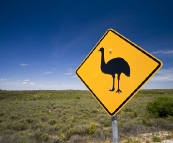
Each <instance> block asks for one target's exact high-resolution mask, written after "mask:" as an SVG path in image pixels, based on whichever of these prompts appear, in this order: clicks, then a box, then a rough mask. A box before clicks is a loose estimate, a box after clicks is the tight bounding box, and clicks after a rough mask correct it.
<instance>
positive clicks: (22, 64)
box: [20, 63, 29, 66]
mask: <svg viewBox="0 0 173 143" xmlns="http://www.w3.org/2000/svg"><path fill="white" fill-rule="evenodd" d="M28 65H29V64H24V63H21V64H20V66H28Z"/></svg>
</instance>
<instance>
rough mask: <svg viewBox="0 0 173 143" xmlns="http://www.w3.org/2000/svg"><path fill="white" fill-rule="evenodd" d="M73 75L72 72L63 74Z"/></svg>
mask: <svg viewBox="0 0 173 143" xmlns="http://www.w3.org/2000/svg"><path fill="white" fill-rule="evenodd" d="M71 74H73V73H72V72H68V73H65V74H64V75H71Z"/></svg>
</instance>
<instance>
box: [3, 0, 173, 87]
mask: <svg viewBox="0 0 173 143" xmlns="http://www.w3.org/2000/svg"><path fill="white" fill-rule="evenodd" d="M172 7H173V1H172V0H164V1H160V0H157V1H156V0H145V1H138V0H133V1H128V0H125V1H116V0H109V1H105V0H99V1H96V0H92V1H89V0H88V1H81V0H80V1H79V0H73V1H71V0H15V1H14V0H5V1H1V2H0V51H1V52H0V55H1V56H0V89H6V90H37V89H38V90H39V89H44V90H47V89H49V90H52V89H54V90H60V89H86V87H85V86H84V85H83V83H82V82H81V81H80V80H79V79H78V78H77V77H76V75H75V70H76V68H77V67H78V66H79V64H80V63H81V62H82V60H83V59H84V58H85V57H86V56H87V54H88V53H89V52H90V51H91V50H92V48H93V47H94V46H95V44H96V43H97V42H98V41H99V39H100V38H101V37H102V35H103V34H104V33H105V32H106V30H107V29H108V28H113V29H114V30H116V31H117V32H119V33H121V34H122V35H124V36H125V37H127V38H128V39H130V40H131V41H133V42H134V43H136V44H137V45H139V46H140V47H142V48H143V49H145V50H146V51H148V52H150V53H151V54H153V55H154V56H156V57H157V58H159V59H160V60H161V61H162V62H163V67H162V69H161V70H160V71H159V72H158V73H157V74H156V75H155V76H154V77H153V78H152V79H151V80H150V81H149V82H148V83H147V84H146V85H145V86H144V87H143V88H147V89H156V88H163V89H165V88H173V62H172V61H173V8H172Z"/></svg>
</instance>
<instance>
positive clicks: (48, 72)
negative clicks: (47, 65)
mask: <svg viewBox="0 0 173 143" xmlns="http://www.w3.org/2000/svg"><path fill="white" fill-rule="evenodd" d="M51 73H52V72H50V71H47V72H44V73H42V74H41V75H45V74H51Z"/></svg>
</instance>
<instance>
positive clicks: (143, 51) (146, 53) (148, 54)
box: [75, 28, 162, 116]
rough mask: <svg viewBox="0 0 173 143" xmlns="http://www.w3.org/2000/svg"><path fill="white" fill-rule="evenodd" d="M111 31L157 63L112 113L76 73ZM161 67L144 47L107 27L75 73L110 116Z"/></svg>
mask: <svg viewBox="0 0 173 143" xmlns="http://www.w3.org/2000/svg"><path fill="white" fill-rule="evenodd" d="M109 31H111V32H113V33H114V34H115V35H117V36H119V37H120V38H121V39H123V40H124V41H125V42H128V43H129V44H131V45H132V46H133V47H134V48H136V49H137V50H139V51H141V52H142V53H143V54H145V55H147V56H148V57H149V58H151V59H153V60H154V61H155V62H157V63H158V66H157V67H156V68H155V69H154V70H153V71H152V72H151V73H150V74H149V75H148V76H147V77H146V78H145V80H144V81H143V82H141V84H140V85H139V86H137V88H136V89H134V91H133V92H132V93H131V94H130V95H129V96H128V97H127V98H126V100H125V101H124V102H123V103H122V104H121V105H120V106H119V107H118V108H117V109H115V111H114V112H113V113H110V112H109V110H108V109H107V108H106V107H105V106H104V104H103V103H102V102H101V101H100V100H99V98H98V97H97V95H96V94H95V93H94V92H93V91H92V90H91V89H90V87H89V86H88V85H87V83H85V81H84V80H83V79H82V77H80V75H79V74H78V70H79V69H80V67H81V66H82V65H83V64H84V63H85V61H86V60H87V59H88V58H89V57H90V55H91V54H92V53H93V51H94V50H95V49H96V47H97V46H98V45H99V43H100V42H101V41H102V40H103V39H104V37H105V36H106V35H107V34H108V32H109ZM161 67H162V62H161V61H160V60H159V59H157V58H156V57H154V56H153V55H151V54H150V53H148V52H147V51H145V50H144V49H142V48H141V47H139V46H138V45H136V44H135V43H133V42H132V41H130V40H129V39H127V38H125V37H124V36H123V35H121V34H119V33H118V32H117V31H115V30H113V29H111V28H110V29H108V30H107V31H106V33H105V34H104V35H103V36H102V38H101V39H100V40H99V41H98V42H97V44H96V45H95V46H94V48H93V49H92V50H91V51H90V53H89V54H88V55H87V56H86V58H85V59H84V60H83V61H82V63H81V64H80V65H79V66H78V68H77V69H76V71H75V73H76V75H77V76H78V77H79V79H80V80H81V81H82V82H83V83H84V85H85V86H86V87H87V88H88V89H89V91H90V93H91V94H92V95H93V96H94V97H95V98H96V99H97V101H98V102H99V103H100V104H101V106H102V107H103V108H104V109H105V110H106V111H107V113H108V114H109V115H110V116H113V115H116V114H117V113H118V112H119V111H120V110H121V109H122V107H123V106H125V105H126V104H127V103H128V101H130V99H131V98H132V97H133V96H134V95H135V94H137V92H138V91H139V89H140V88H141V87H142V86H144V84H145V83H146V82H147V81H148V80H149V79H150V78H151V77H152V76H153V75H154V74H155V73H156V72H157V71H158V70H159V69H160V68H161Z"/></svg>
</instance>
